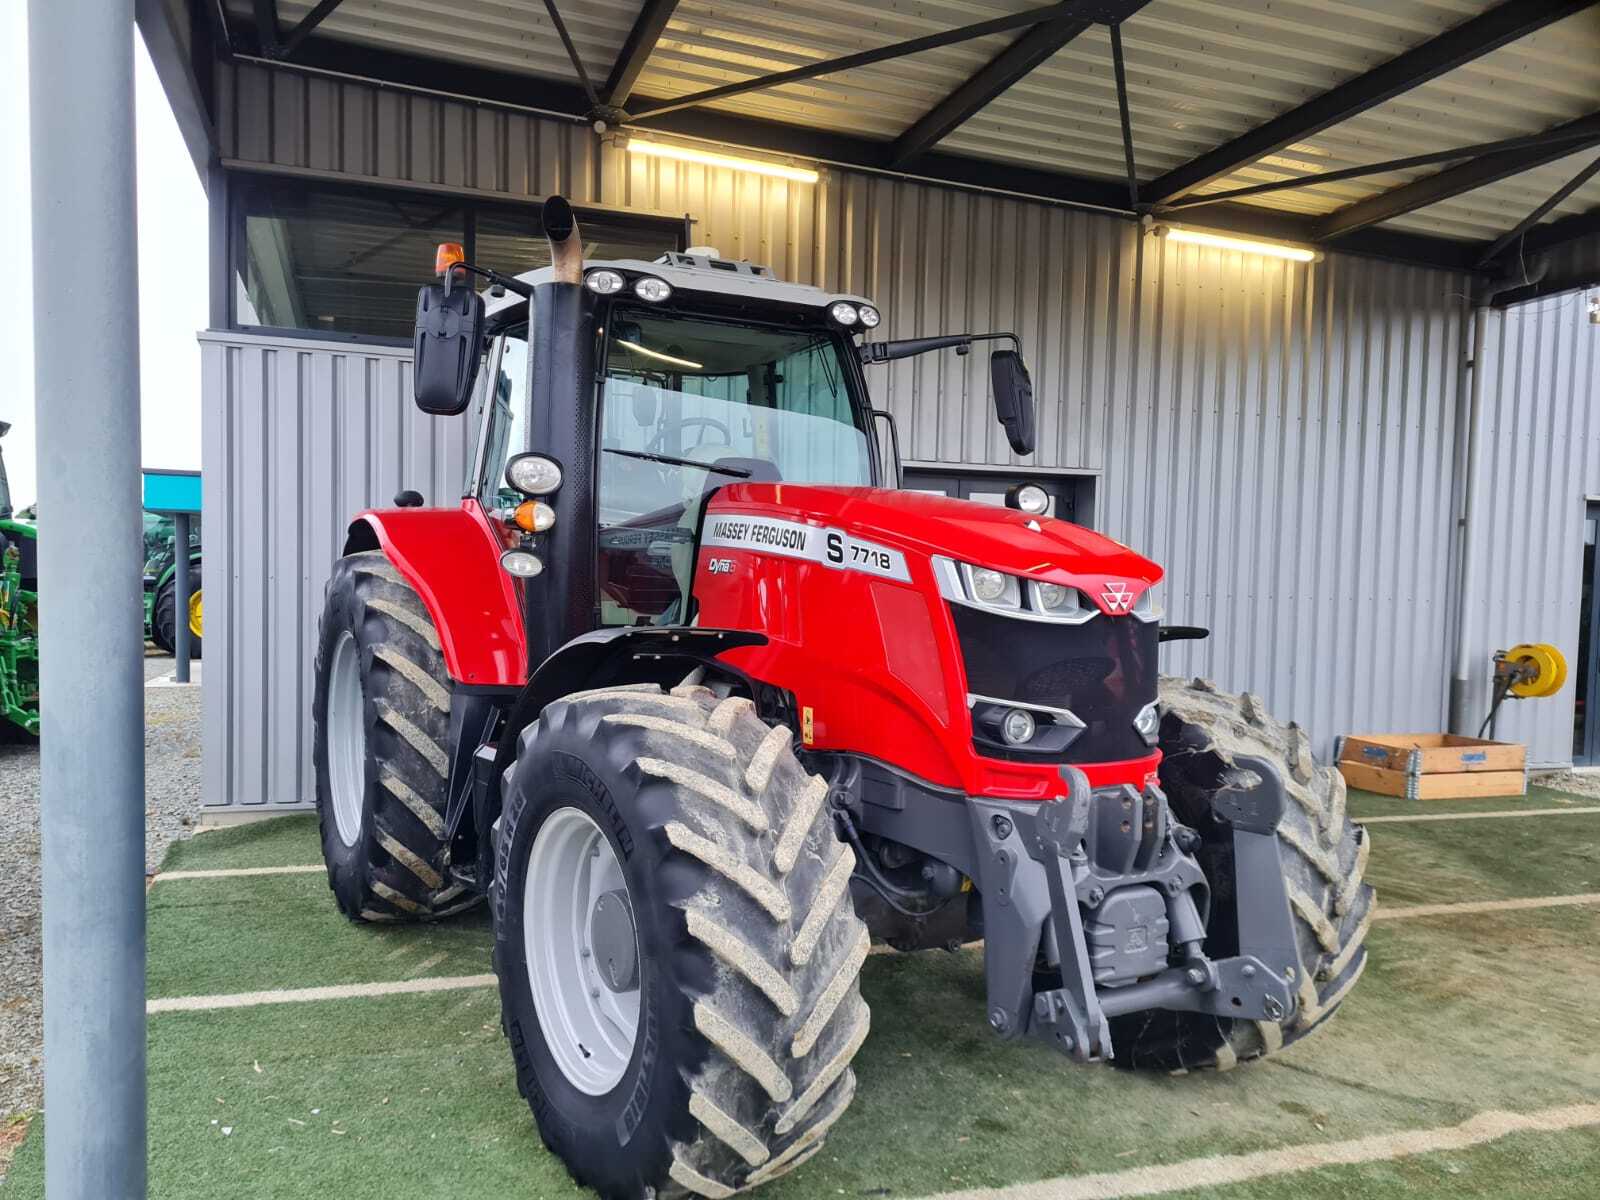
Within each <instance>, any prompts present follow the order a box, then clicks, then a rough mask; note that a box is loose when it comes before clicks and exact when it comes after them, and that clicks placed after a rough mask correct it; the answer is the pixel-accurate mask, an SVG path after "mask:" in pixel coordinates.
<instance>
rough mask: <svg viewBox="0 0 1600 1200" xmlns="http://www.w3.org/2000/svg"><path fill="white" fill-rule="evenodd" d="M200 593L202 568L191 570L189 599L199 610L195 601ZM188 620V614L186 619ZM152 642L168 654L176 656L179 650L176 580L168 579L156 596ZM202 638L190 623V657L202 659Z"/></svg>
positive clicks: (151, 618)
mask: <svg viewBox="0 0 1600 1200" xmlns="http://www.w3.org/2000/svg"><path fill="white" fill-rule="evenodd" d="M200 594H201V592H200V568H199V567H191V568H190V569H189V599H190V607H191V608H197V607H198V606H197V605H196V604H195V599H196V598H197V597H198V596H199V595H200ZM184 619H185V620H186V621H187V620H188V616H187V614H186V615H185V618H184ZM150 640H151V641H153V642H154V643H155V644H156V645H157V646H158V647H159V648H160V649H161V650H162V651H164V652H165V653H167V654H176V653H177V650H178V585H177V581H176V580H175V579H168V580H167V581H166V583H164V584H162V585H161V591H160V592H158V593H157V594H156V603H155V610H154V611H153V612H152V613H151V615H150ZM200 642H201V636H200V634H199V633H198V632H196V631H195V622H194V621H190V622H189V657H190V658H199V657H200Z"/></svg>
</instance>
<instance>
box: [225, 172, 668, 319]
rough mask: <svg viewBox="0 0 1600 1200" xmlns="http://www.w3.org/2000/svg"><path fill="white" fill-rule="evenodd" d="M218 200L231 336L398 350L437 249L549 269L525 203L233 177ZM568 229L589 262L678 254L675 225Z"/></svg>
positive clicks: (638, 221)
mask: <svg viewBox="0 0 1600 1200" xmlns="http://www.w3.org/2000/svg"><path fill="white" fill-rule="evenodd" d="M230 196H231V200H232V212H233V220H232V229H231V239H230V240H231V242H232V258H233V269H232V272H231V274H232V280H231V283H232V289H233V295H232V306H233V307H232V324H233V327H234V328H235V329H266V330H274V331H292V332H301V333H312V334H320V335H322V336H325V337H335V338H349V339H357V338H359V339H363V340H381V341H394V342H409V341H410V340H411V327H412V322H413V320H414V319H415V316H416V307H417V289H418V288H419V287H421V286H422V285H423V284H425V283H428V282H429V281H430V280H431V279H432V271H433V253H434V248H435V246H437V245H438V243H440V242H460V243H462V244H463V245H464V246H465V247H466V251H467V257H468V259H469V260H470V261H473V262H479V263H482V264H484V265H485V266H492V267H496V268H498V269H499V270H502V271H505V272H507V273H509V274H513V275H515V274H520V273H522V272H524V271H530V270H534V269H536V268H538V267H542V266H545V265H547V264H548V263H549V258H550V256H549V251H548V249H547V247H546V246H545V242H544V238H543V237H542V236H541V235H540V234H539V233H538V232H537V225H536V222H537V219H538V208H537V207H536V206H535V205H533V204H526V205H518V204H485V203H481V202H478V201H476V200H467V199H463V198H458V197H452V196H449V195H434V194H431V193H421V192H412V191H407V190H405V189H401V188H394V189H390V188H376V187H362V186H347V185H341V184H323V183H313V182H308V181H306V180H304V179H301V178H298V177H294V178H290V177H284V176H273V175H254V174H243V173H236V174H234V175H233V176H232V177H231V179H230ZM578 220H579V223H580V227H581V228H582V230H583V235H584V238H583V240H584V253H585V256H586V257H589V258H642V259H644V260H646V261H649V260H651V259H654V258H656V257H658V256H659V255H661V254H663V253H665V252H666V251H669V250H681V249H683V236H684V222H683V221H681V220H673V219H670V218H662V217H644V216H630V215H627V214H617V213H611V212H586V211H584V210H582V209H580V210H579V212H578Z"/></svg>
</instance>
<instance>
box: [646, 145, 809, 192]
mask: <svg viewBox="0 0 1600 1200" xmlns="http://www.w3.org/2000/svg"><path fill="white" fill-rule="evenodd" d="M628 152H629V153H630V154H648V155H650V156H651V157H652V158H671V159H676V160H677V161H678V162H691V163H700V164H702V165H704V166H708V167H727V168H728V169H729V170H730V171H749V172H750V173H751V174H753V175H770V176H772V177H773V178H774V179H789V180H792V181H794V182H795V183H815V182H816V181H817V173H816V172H815V171H813V170H811V169H810V168H809V167H789V166H785V165H783V164H782V163H773V162H762V161H760V160H759V159H754V158H735V157H734V156H733V155H731V154H713V153H712V152H711V151H709V150H694V149H691V148H690V147H688V146H669V145H667V144H666V143H664V142H649V141H645V140H644V139H642V138H629V139H628Z"/></svg>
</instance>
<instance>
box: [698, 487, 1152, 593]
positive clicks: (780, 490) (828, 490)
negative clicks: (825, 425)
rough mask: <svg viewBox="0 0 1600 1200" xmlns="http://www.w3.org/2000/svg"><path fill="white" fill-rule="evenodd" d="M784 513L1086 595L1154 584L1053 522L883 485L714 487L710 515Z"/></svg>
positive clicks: (1123, 559)
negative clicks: (1106, 584)
mask: <svg viewBox="0 0 1600 1200" xmlns="http://www.w3.org/2000/svg"><path fill="white" fill-rule="evenodd" d="M723 512H750V513H760V514H762V515H766V516H775V517H776V516H787V517H790V518H791V519H796V518H798V519H802V520H805V521H807V522H809V523H814V524H821V525H826V526H830V527H835V528H839V529H843V530H845V531H846V532H848V533H850V534H852V535H854V536H858V537H863V538H870V539H872V540H874V541H880V542H883V543H886V544H888V545H891V546H894V547H896V548H897V549H901V550H905V551H907V552H911V553H917V554H923V555H928V556H930V557H931V556H933V555H944V556H946V557H949V558H954V559H959V560H961V561H963V562H969V563H973V564H975V565H980V566H986V567H993V568H994V569H995V570H997V571H1004V572H1006V573H1008V574H1012V575H1021V576H1025V577H1027V578H1031V579H1039V580H1046V581H1050V582H1056V583H1063V584H1073V585H1076V586H1079V587H1082V588H1084V589H1085V590H1088V591H1090V594H1091V595H1093V594H1094V593H1095V592H1096V591H1098V588H1096V587H1094V586H1093V585H1096V584H1099V583H1101V582H1103V581H1105V580H1108V579H1120V580H1125V581H1127V582H1128V583H1130V584H1132V585H1134V590H1135V592H1142V591H1143V590H1144V589H1145V588H1147V587H1149V586H1150V585H1152V584H1154V583H1156V582H1158V581H1159V580H1160V579H1161V575H1162V571H1161V568H1160V567H1158V566H1157V565H1156V564H1155V563H1153V562H1151V561H1150V560H1149V559H1147V558H1144V557H1143V556H1141V555H1138V554H1135V553H1134V552H1133V551H1132V550H1129V549H1128V548H1127V547H1126V546H1123V545H1120V544H1119V543H1117V542H1114V541H1112V540H1111V539H1110V538H1108V537H1103V536H1101V535H1100V534H1098V533H1095V532H1094V531H1093V530H1090V529H1085V528H1083V527H1082V526H1080V525H1074V524H1072V523H1071V522H1070V521H1060V520H1057V519H1055V518H1054V517H1030V516H1029V515H1028V514H1027V513H1023V512H1017V511H1015V510H1013V509H1009V508H999V507H997V506H995V505H992V504H979V503H977V502H976V501H972V500H952V499H949V498H948V497H945V496H932V495H927V494H924V493H921V492H899V491H891V490H888V489H885V488H863V487H820V486H816V485H810V484H790V483H739V484H732V485H729V486H727V487H723V488H720V489H719V490H718V491H717V493H716V495H715V496H714V497H713V498H712V501H711V504H710V506H709V514H711V515H714V514H717V513H723Z"/></svg>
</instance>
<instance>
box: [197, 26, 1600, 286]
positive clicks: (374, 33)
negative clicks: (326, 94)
mask: <svg viewBox="0 0 1600 1200" xmlns="http://www.w3.org/2000/svg"><path fill="white" fill-rule="evenodd" d="M264 2H266V0H226V3H225V7H224V9H223V13H224V16H225V20H226V21H227V22H228V24H229V26H230V29H229V30H228V33H229V36H230V38H231V39H232V41H233V43H234V45H236V46H237V45H239V44H240V43H241V41H243V42H246V43H248V42H249V41H250V39H252V38H254V39H256V44H257V45H258V47H259V49H260V51H261V53H262V54H263V55H264V56H266V57H269V58H278V59H288V60H289V61H296V60H298V61H302V62H311V63H316V64H319V65H323V66H328V65H335V64H337V63H338V62H340V61H349V60H350V56H351V54H352V52H353V51H355V50H356V49H357V48H359V49H360V50H361V51H364V52H365V56H364V57H361V58H360V59H359V62H360V63H361V64H362V67H363V68H364V69H363V71H362V73H374V72H386V71H387V69H388V68H390V67H393V66H394V65H395V64H397V63H404V64H410V67H411V68H412V69H414V68H415V65H416V63H417V62H419V61H420V62H432V63H434V64H437V65H438V66H440V67H441V68H442V69H443V70H444V71H445V72H453V75H454V77H455V79H456V82H457V86H456V88H455V89H454V90H458V91H460V92H463V93H466V94H479V92H478V86H477V85H478V84H479V83H480V82H481V81H482V80H483V79H484V78H486V77H487V76H488V75H491V74H493V75H499V76H508V77H510V78H512V79H518V78H521V79H525V80H526V81H527V84H526V86H525V87H524V94H525V96H526V102H527V103H529V104H530V105H534V106H537V107H545V108H552V109H554V110H556V111H561V112H567V113H570V114H571V115H572V116H574V117H580V116H584V115H589V116H593V115H595V114H596V113H599V112H607V111H609V110H606V109H605V107H604V105H603V104H602V105H595V104H593V103H591V102H590V101H589V100H588V99H587V96H586V93H585V92H584V91H582V90H581V89H580V88H579V87H578V86H577V85H578V83H579V78H580V76H579V72H578V70H577V69H576V67H575V64H574V62H573V61H572V59H571V58H569V55H568V53H567V52H566V50H565V49H564V47H563V43H562V39H561V37H560V36H558V32H559V31H558V30H557V28H556V27H555V25H554V23H553V21H552V15H551V11H550V9H551V6H550V5H549V4H547V3H545V2H544V0H479V2H477V3H474V4H472V5H461V4H459V3H456V2H454V0H276V12H277V27H276V29H273V30H263V29H261V28H259V27H258V21H257V15H258V13H259V12H260V10H261V9H262V6H263V3H264ZM554 9H555V11H556V12H557V13H559V15H560V17H561V18H562V19H563V20H564V23H565V25H566V28H567V32H568V33H569V34H570V37H571V41H572V46H573V50H574V52H575V55H576V59H577V62H578V63H580V64H581V65H582V68H583V70H584V72H585V73H586V74H587V75H588V77H589V79H590V80H591V81H592V83H593V85H594V87H595V89H596V92H597V93H598V97H599V99H600V100H601V101H602V102H604V101H608V100H614V101H615V105H616V111H609V115H610V116H611V117H612V118H613V121H616V120H619V119H620V120H621V122H622V123H623V124H624V125H626V126H630V127H632V128H634V129H636V130H638V131H641V132H643V131H656V132H661V133H664V134H674V135H678V136H701V137H709V138H713V139H720V140H727V141H733V142H737V143H739V144H743V145H746V146H751V147H754V148H758V149H768V150H772V151H776V152H780V153H794V154H803V155H807V156H813V157H817V158H821V159H825V160H831V161H838V162H843V163H847V164H849V165H853V166H861V167H867V168H872V167H874V166H877V167H881V168H889V169H896V170H903V171H905V172H907V173H910V174H919V175H926V176H928V177H932V178H940V177H949V178H950V179H951V181H954V182H966V183H972V182H976V181H978V180H980V179H984V180H990V181H992V183H993V185H994V186H997V187H1001V188H1004V189H1006V190H1013V191H1020V192H1026V193H1033V194H1047V195H1051V196H1052V198H1056V199H1064V200H1069V201H1077V202H1082V203H1088V204H1094V205H1099V206H1102V207H1120V208H1124V209H1130V208H1133V207H1135V206H1134V205H1132V204H1131V203H1130V202H1129V200H1128V198H1127V187H1126V175H1125V168H1124V142H1123V136H1122V127H1121V120H1120V109H1119V104H1118V97H1117V88H1116V84H1115V76H1114V70H1113V54H1112V45H1111V43H1112V39H1113V32H1114V31H1116V32H1117V33H1119V34H1120V39H1121V42H1122V51H1123V55H1124V59H1125V63H1126V79H1127V93H1128V115H1129V119H1130V126H1131V131H1130V132H1131V146H1132V150H1133V155H1134V160H1135V163H1136V173H1137V178H1138V181H1139V188H1140V205H1141V206H1143V207H1149V206H1150V205H1159V204H1160V202H1161V201H1163V200H1167V201H1171V200H1176V199H1181V198H1184V197H1186V196H1187V197H1188V198H1189V199H1190V200H1193V199H1194V198H1195V197H1197V196H1201V195H1205V194H1209V193H1214V192H1219V191H1226V190H1230V189H1235V188H1240V187H1245V186H1249V185H1255V184H1261V183H1267V182H1273V181H1278V180H1288V179H1295V178H1301V177H1315V176H1320V175H1325V174H1327V173H1328V172H1330V171H1335V170H1340V169H1343V168H1350V167H1358V166H1362V165H1366V164H1371V163H1375V162H1385V161H1389V160H1393V159H1403V158H1408V157H1412V156H1416V155H1421V154H1429V153H1433V152H1437V151H1440V150H1445V149H1453V148H1457V147H1465V146H1474V145H1478V144H1481V143H1487V142H1498V141H1502V140H1506V139H1522V138H1527V137H1529V136H1531V135H1540V134H1544V133H1546V132H1547V131H1550V130H1552V129H1557V128H1559V127H1561V126H1564V125H1571V126H1572V128H1571V130H1570V131H1569V132H1570V133H1571V134H1572V137H1571V138H1570V139H1569V140H1567V141H1563V142H1560V143H1559V144H1555V145H1553V146H1529V147H1525V148H1517V149H1513V150H1510V151H1502V152H1501V153H1500V155H1499V156H1498V157H1496V156H1495V155H1494V154H1488V155H1484V154H1479V155H1474V156H1470V157H1468V158H1466V159H1464V160H1462V161H1460V162H1453V163H1452V162H1442V163H1441V162H1434V163H1427V164H1420V165H1415V166H1410V167H1406V168H1401V169H1395V170H1390V171H1387V172H1385V173H1383V174H1378V175H1370V176H1362V177H1359V178H1351V179H1345V180H1339V181H1334V182H1328V183H1318V184H1313V185H1311V186H1306V187H1301V188H1296V189H1294V190H1284V191H1274V192H1268V193H1264V194H1261V195H1256V196H1250V197H1245V198H1241V200H1240V201H1238V202H1236V203H1231V204H1228V205H1212V206H1205V207H1199V208H1194V209H1191V210H1188V215H1189V218H1190V219H1192V220H1193V221H1195V222H1196V223H1218V224H1231V225H1233V226H1235V227H1238V226H1240V225H1241V224H1242V225H1245V226H1248V225H1249V224H1250V223H1251V221H1252V219H1255V220H1264V219H1268V218H1270V219H1271V222H1272V224H1271V226H1270V228H1269V229H1267V230H1266V231H1267V232H1272V233H1277V234H1279V235H1283V234H1291V235H1294V234H1299V235H1302V236H1305V237H1307V238H1308V239H1310V240H1317V241H1325V242H1327V243H1328V244H1330V245H1335V246H1337V245H1341V244H1350V245H1355V244H1356V243H1357V242H1358V241H1359V240H1360V239H1361V238H1362V236H1365V237H1366V239H1367V240H1368V242H1369V243H1370V242H1371V241H1372V240H1373V239H1374V238H1375V237H1376V238H1381V237H1383V236H1388V235H1400V237H1399V238H1395V237H1392V236H1391V237H1390V238H1389V243H1387V244H1393V245H1401V244H1402V243H1403V241H1404V239H1405V238H1406V237H1410V238H1411V239H1413V240H1412V242H1411V243H1410V244H1412V245H1422V244H1423V243H1421V242H1419V241H1416V240H1415V239H1418V238H1424V239H1437V244H1438V247H1439V248H1441V253H1442V256H1443V257H1444V258H1447V259H1448V258H1451V257H1454V258H1455V260H1456V261H1458V262H1460V263H1467V264H1469V263H1470V262H1472V261H1475V259H1474V258H1473V251H1474V250H1481V249H1483V248H1487V247H1488V246H1489V245H1490V244H1491V243H1493V242H1494V241H1495V240H1496V239H1497V238H1498V237H1499V236H1500V235H1502V234H1504V233H1506V232H1507V231H1509V230H1512V229H1514V228H1515V227H1516V226H1517V225H1518V224H1519V223H1520V222H1522V221H1523V220H1524V218H1526V217H1527V216H1528V214H1529V213H1530V212H1532V211H1533V210H1534V209H1535V208H1536V207H1537V206H1539V205H1540V204H1541V203H1542V202H1544V201H1546V200H1547V198H1548V197H1550V196H1551V195H1552V194H1553V193H1555V192H1556V191H1557V190H1558V189H1559V188H1561V187H1562V185H1563V184H1564V183H1566V182H1567V181H1568V180H1570V179H1571V178H1572V177H1573V176H1574V175H1576V174H1577V173H1578V172H1579V171H1580V169H1581V168H1583V167H1585V166H1587V165H1588V164H1590V163H1591V162H1593V161H1595V158H1596V156H1597V155H1600V5H1597V4H1596V3H1594V2H1593V0H1509V2H1506V0H1499V2H1491V0H1242V2H1224V0H1145V2H1141V0H1078V2H1077V3H1076V4H1060V5H1054V6H1050V5H1046V4H1044V2H1043V0H888V2H884V3H875V4H870V5H867V4H862V3H860V2H859V0H851V2H848V3H847V2H846V0H807V2H806V3H804V4H792V3H779V2H775V0H760V2H757V0H744V2H729V0H678V2H676V3H673V2H670V0H644V2H641V0H557V3H556V4H555V5H554ZM1046 10H1049V11H1046ZM1023 13H1026V14H1029V16H1030V23H1020V22H1018V23H1016V24H1014V25H1013V26H1012V27H1009V28H1006V29H1004V30H1002V31H999V32H994V33H991V34H989V35H988V36H981V37H974V38H971V39H970V40H962V41H957V42H954V43H952V44H947V45H940V46H937V47H935V48H931V49H924V50H922V51H921V52H918V53H915V54H910V55H907V56H904V57H895V58H890V59H887V60H884V61H878V62H872V63H869V64H867V65H862V66H856V67H853V68H850V69H846V70H840V71H837V72H834V73H829V74H823V75H817V76H814V77H809V78H803V79H797V80H793V81H790V82H782V83H777V84H775V85H773V86H767V87H763V88H760V89H759V90H752V91H745V92H742V93H740V94H738V95H735V96H729V97H726V98H720V99H717V98H712V99H709V100H707V101H705V102H704V103H700V104H696V105H693V106H690V107H684V108H679V109H677V110H676V111H673V112H671V113H667V114H658V115H656V116H653V117H652V116H650V115H649V114H648V110H649V109H651V108H652V107H656V106H659V105H661V104H662V103H664V102H668V101H678V100H681V99H682V98H684V97H687V96H690V95H692V94H694V93H697V92H701V91H703V90H705V89H707V88H712V87H718V86H722V85H726V84H730V83H739V82H741V81H748V80H752V79H754V78H756V77H760V76H765V75H770V74H772V73H774V72H779V71H788V70H793V69H795V68H805V67H810V66H814V65H815V64H817V63H819V62H821V61H824V60H828V59H833V58H837V57H840V56H843V55H850V54H858V53H861V52H871V51H876V50H880V49H882V48H884V47H887V46H890V45H892V44H894V43H898V42H904V41H906V40H908V39H913V38H925V37H929V36H930V35H938V34H941V33H943V32H946V31H950V30H953V29H955V28H957V27H962V26H968V25H972V24H974V23H977V22H984V21H992V20H996V19H1004V18H1017V17H1018V14H1023ZM1063 14H1066V15H1067V16H1078V15H1081V16H1082V17H1084V18H1086V19H1084V20H1079V21H1076V22H1071V21H1067V20H1066V17H1064V16H1063ZM308 16H312V17H315V23H314V26H307V27H305V28H301V23H302V22H303V21H305V20H306V19H307V18H308ZM1035 18H1036V19H1035ZM452 64H453V65H455V66H450V65H452ZM460 65H465V66H470V67H472V68H474V70H473V71H470V72H462V71H460V70H459V66H460ZM401 73H402V74H403V73H404V72H403V71H402V72H401ZM380 77H385V76H384V75H382V74H381V75H380ZM619 83H620V85H621V86H620V89H618V87H617V85H618V84H619ZM941 106H943V107H941ZM930 114H933V116H930ZM952 116H953V117H954V118H956V119H953V120H950V119H936V118H950V117H952ZM1330 118H1332V119H1330ZM1508 155H1509V157H1507V156H1508ZM1219 168H1220V169H1219ZM1452 172H1453V174H1452ZM1424 180H1427V181H1431V182H1429V183H1426V184H1419V182H1418V181H1424ZM1407 185H1411V186H1410V190H1409V191H1402V190H1401V189H1405V188H1407ZM1156 211H1157V213H1158V215H1159V212H1160V209H1159V207H1158V208H1157V210H1156ZM1202 214H1204V215H1203V216H1202ZM1597 215H1600V174H1596V175H1594V176H1592V177H1590V178H1589V179H1588V180H1587V181H1586V182H1584V183H1582V184H1581V186H1578V187H1576V188H1575V189H1573V190H1572V191H1571V192H1570V194H1568V195H1566V196H1564V197H1562V198H1561V199H1560V200H1558V201H1557V202H1556V203H1555V204H1553V205H1552V206H1551V207H1550V208H1549V210H1548V211H1547V212H1546V213H1545V214H1543V216H1542V218H1541V221H1542V223H1543V224H1544V225H1549V224H1551V223H1553V222H1555V221H1558V220H1561V219H1562V218H1568V220H1567V222H1566V224H1565V225H1563V226H1561V227H1560V228H1561V229H1562V230H1563V231H1564V232H1568V233H1570V232H1574V231H1576V232H1579V233H1584V232H1587V231H1589V230H1590V229H1591V228H1593V229H1600V221H1597V220H1596V217H1597ZM1585 222H1586V223H1585ZM1541 236H1542V235H1541V234H1540V232H1539V231H1538V230H1537V229H1535V230H1534V231H1533V232H1532V233H1530V234H1529V235H1528V244H1527V245H1526V246H1522V245H1514V246H1512V247H1510V248H1509V249H1508V250H1507V251H1506V253H1514V252H1526V251H1527V250H1529V249H1531V248H1536V247H1537V246H1538V245H1539V242H1540V238H1541ZM1379 244H1384V243H1379ZM1452 246H1453V247H1454V250H1453V251H1452V250H1451V249H1450V248H1451V247H1452Z"/></svg>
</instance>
